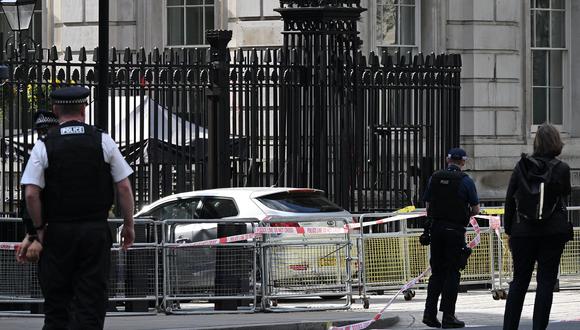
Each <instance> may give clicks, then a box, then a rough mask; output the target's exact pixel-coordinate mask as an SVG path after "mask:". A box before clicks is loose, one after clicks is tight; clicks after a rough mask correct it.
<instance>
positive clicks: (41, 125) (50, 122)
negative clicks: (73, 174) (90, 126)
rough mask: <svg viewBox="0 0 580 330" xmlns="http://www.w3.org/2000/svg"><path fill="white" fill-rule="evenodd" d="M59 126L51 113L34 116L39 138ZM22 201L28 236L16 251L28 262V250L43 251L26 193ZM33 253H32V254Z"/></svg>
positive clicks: (18, 255) (43, 111) (21, 212)
mask: <svg viewBox="0 0 580 330" xmlns="http://www.w3.org/2000/svg"><path fill="white" fill-rule="evenodd" d="M57 125H58V118H57V117H56V115H55V114H54V113H52V112H50V111H46V110H39V111H37V112H36V113H35V114H34V129H35V130H36V133H38V137H39V138H44V137H45V136H46V134H47V133H48V130H49V129H50V128H52V127H54V126H57ZM22 195H23V197H22V201H21V202H20V206H21V211H20V214H21V218H22V222H24V227H25V229H26V233H27V235H26V236H25V237H24V239H23V240H22V243H21V244H20V245H19V247H18V249H17V250H16V260H18V261H19V262H25V261H26V254H27V252H28V249H29V248H31V247H32V248H31V249H41V247H40V246H39V243H38V242H37V241H36V239H35V237H36V229H35V228H34V224H33V223H32V219H31V218H30V216H29V215H28V212H27V210H26V203H25V201H24V193H23V194H22ZM31 253H32V252H31Z"/></svg>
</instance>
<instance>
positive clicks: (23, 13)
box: [0, 0, 36, 47]
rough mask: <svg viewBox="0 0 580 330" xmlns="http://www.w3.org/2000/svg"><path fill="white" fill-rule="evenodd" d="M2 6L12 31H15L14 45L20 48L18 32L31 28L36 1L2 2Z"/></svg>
mask: <svg viewBox="0 0 580 330" xmlns="http://www.w3.org/2000/svg"><path fill="white" fill-rule="evenodd" d="M0 6H2V10H4V14H5V15H6V20H7V21H8V24H9V25H10V29H12V31H14V39H15V40H14V44H15V45H16V47H19V46H20V45H19V42H18V32H20V31H22V30H28V28H29V27H30V22H31V21H32V15H33V14H34V7H35V6H36V0H0Z"/></svg>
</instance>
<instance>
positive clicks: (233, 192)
mask: <svg viewBox="0 0 580 330" xmlns="http://www.w3.org/2000/svg"><path fill="white" fill-rule="evenodd" d="M287 191H294V192H296V191H305V192H306V191H309V192H323V191H322V190H319V189H312V188H290V187H237V188H217V189H206V190H195V191H188V192H184V193H179V194H174V195H170V196H167V197H163V198H161V199H159V200H157V201H155V202H153V203H151V204H149V205H147V206H145V207H144V208H143V209H141V210H140V211H139V212H137V214H141V213H143V212H147V211H149V210H151V209H152V208H155V207H156V206H158V205H161V204H165V203H167V202H171V201H175V200H179V199H184V198H192V197H199V196H212V197H234V198H241V199H245V198H247V199H251V198H259V197H262V196H266V195H271V194H276V193H281V192H287Z"/></svg>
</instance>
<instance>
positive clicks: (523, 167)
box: [514, 154, 561, 223]
mask: <svg viewBox="0 0 580 330" xmlns="http://www.w3.org/2000/svg"><path fill="white" fill-rule="evenodd" d="M558 163H560V161H559V160H558V159H555V158H554V159H551V160H549V161H543V160H538V159H536V158H534V157H531V156H528V155H525V154H523V155H522V159H521V160H520V162H518V167H519V171H518V188H517V191H516V193H515V196H514V197H515V200H516V209H517V212H518V215H519V217H520V219H522V220H524V221H528V222H532V223H541V222H542V221H544V220H547V219H549V218H550V217H551V216H552V214H553V213H554V211H556V210H557V209H558V207H559V206H560V205H561V196H560V195H559V194H556V193H554V191H553V189H552V188H553V187H554V183H555V182H554V176H553V175H552V172H553V169H554V167H556V165H558Z"/></svg>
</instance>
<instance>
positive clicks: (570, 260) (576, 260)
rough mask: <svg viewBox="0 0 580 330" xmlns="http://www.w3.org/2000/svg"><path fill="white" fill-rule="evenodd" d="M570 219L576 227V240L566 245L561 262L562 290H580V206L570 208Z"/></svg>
mask: <svg viewBox="0 0 580 330" xmlns="http://www.w3.org/2000/svg"><path fill="white" fill-rule="evenodd" d="M567 209H568V219H569V220H570V221H571V222H572V224H573V225H574V228H573V230H574V239H573V240H571V241H568V243H566V247H565V248H564V253H562V259H561V261H560V288H576V289H578V288H580V206H570V207H568V208H567Z"/></svg>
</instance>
